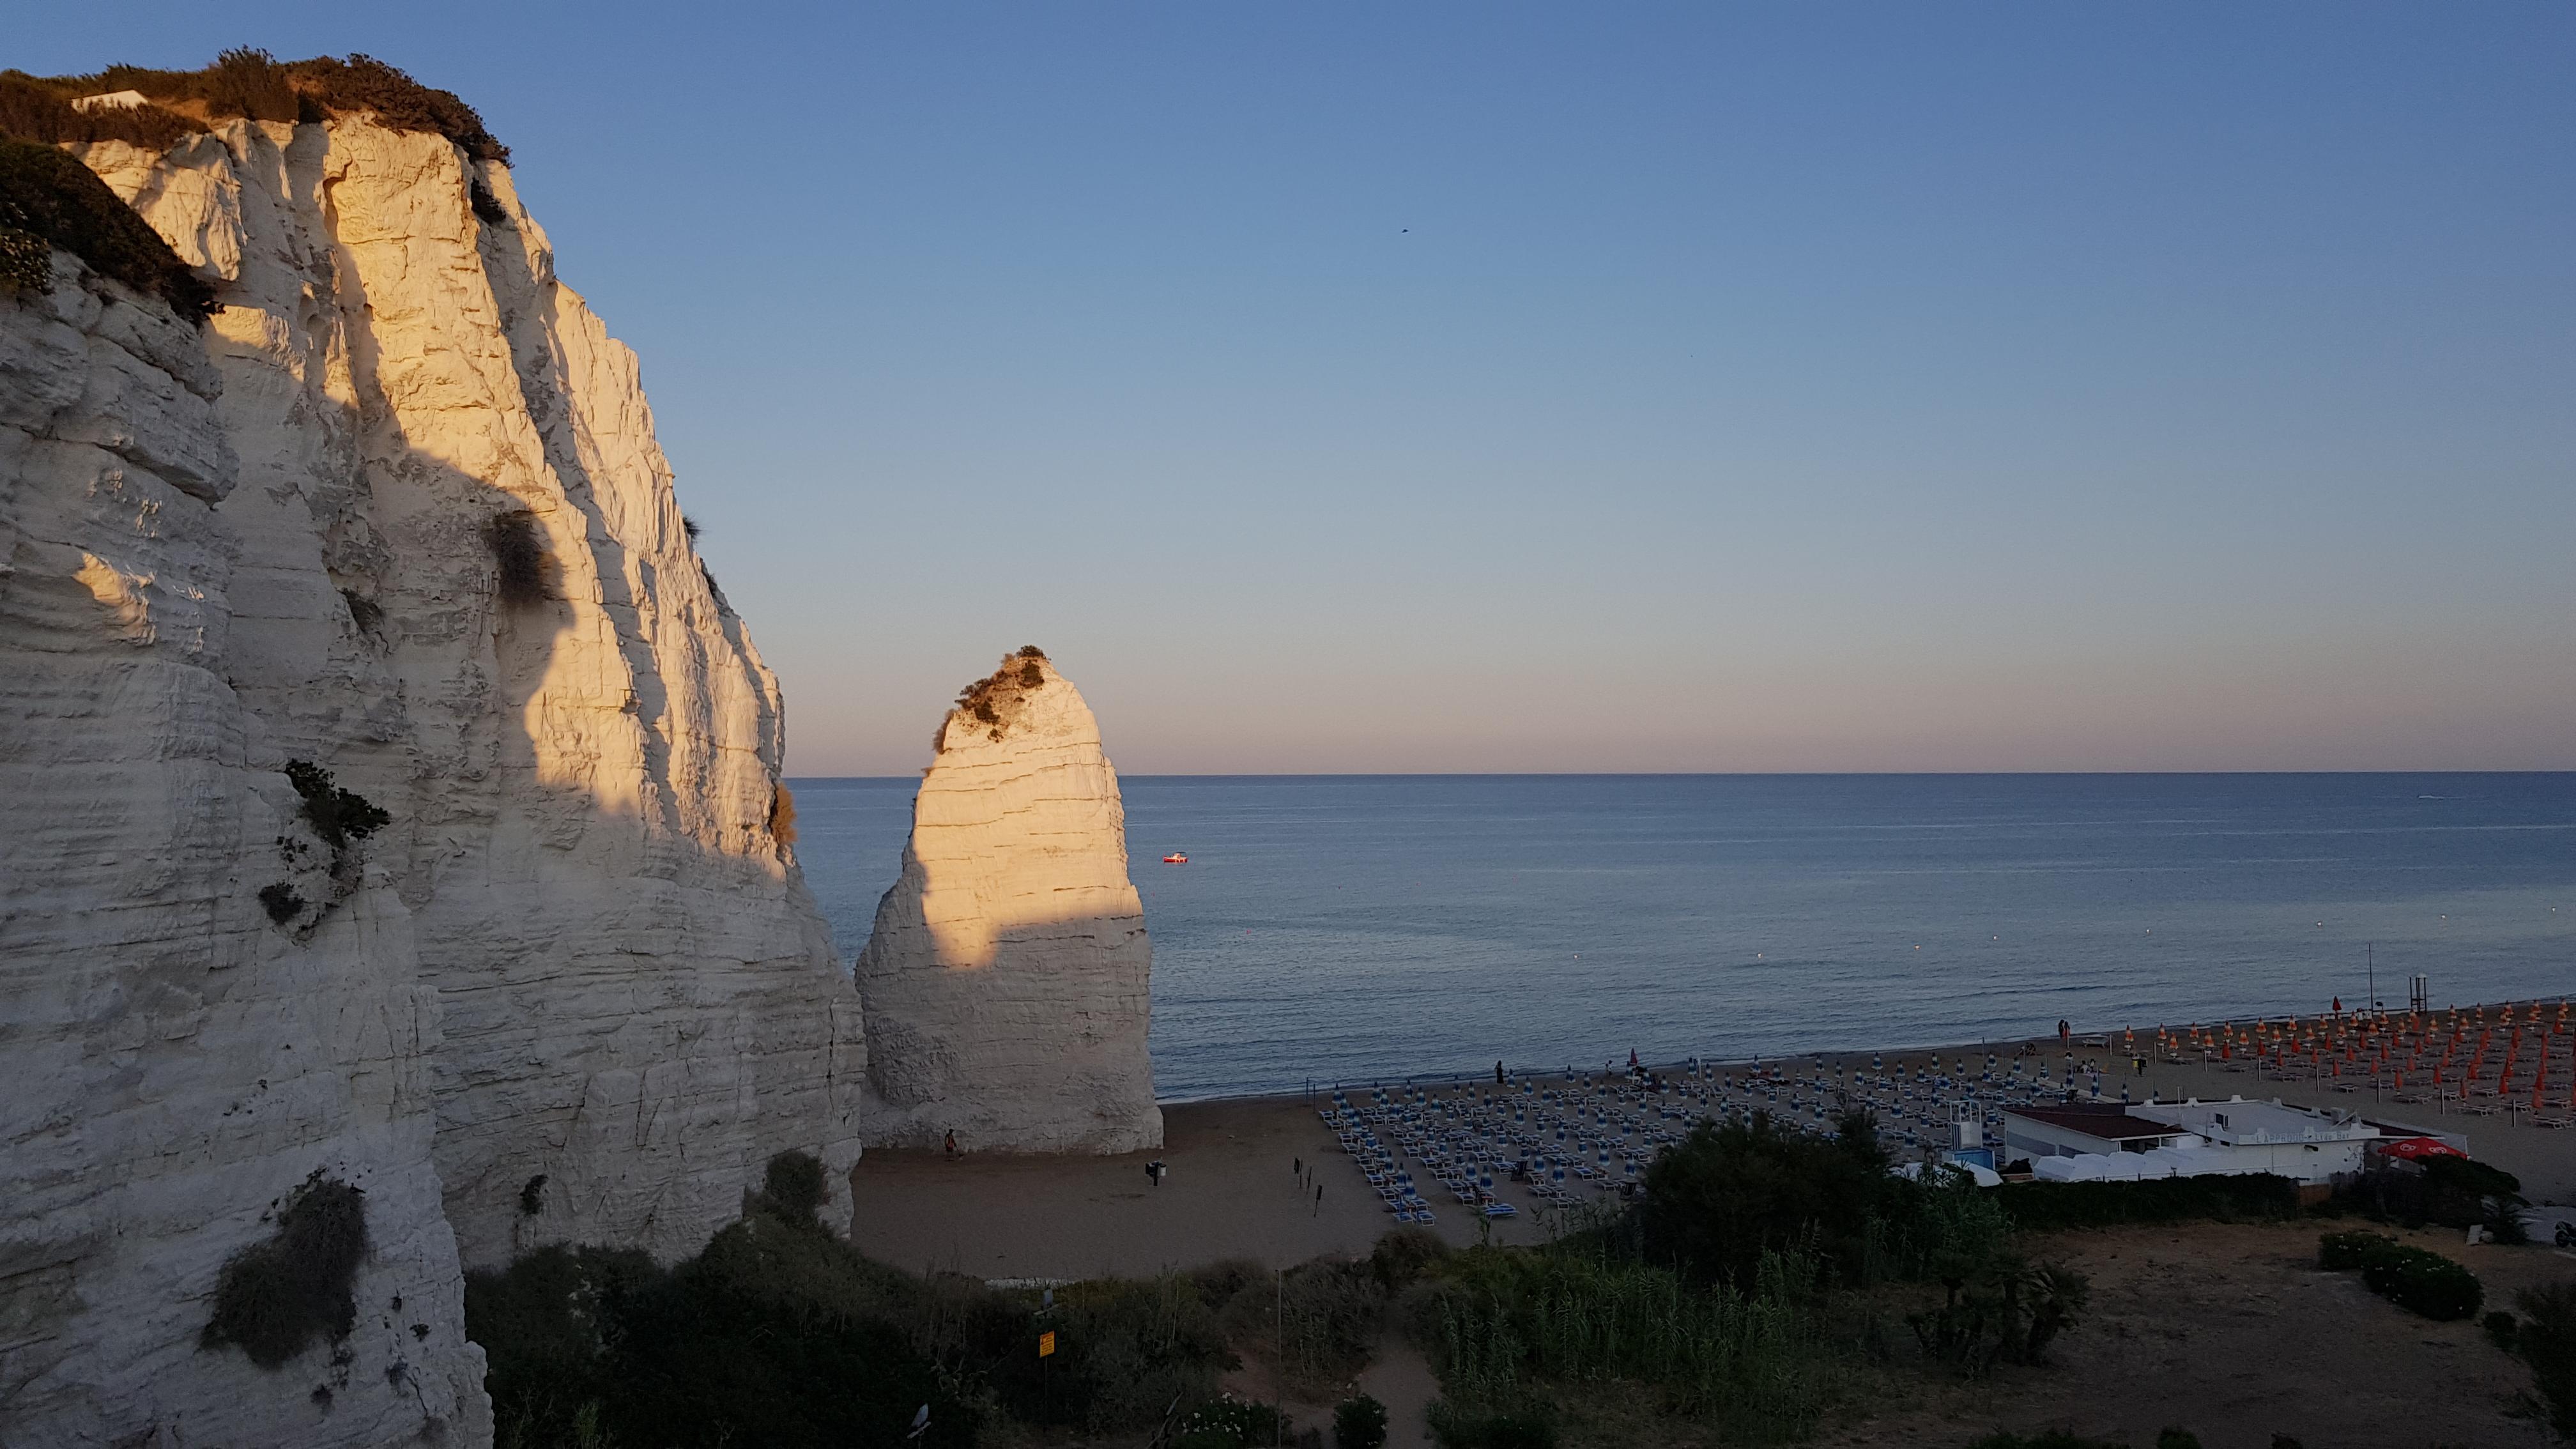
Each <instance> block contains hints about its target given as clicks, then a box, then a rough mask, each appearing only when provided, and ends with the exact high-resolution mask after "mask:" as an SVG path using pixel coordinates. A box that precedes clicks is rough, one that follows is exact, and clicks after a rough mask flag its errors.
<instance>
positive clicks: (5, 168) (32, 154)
mask: <svg viewBox="0 0 2576 1449" xmlns="http://www.w3.org/2000/svg"><path fill="white" fill-rule="evenodd" d="M0 228H6V229H7V230H10V231H15V232H21V233H24V234H26V235H30V236H34V237H37V238H40V239H41V240H43V241H44V242H45V243H46V244H47V245H49V246H56V247H60V248H62V249H63V250H64V251H67V252H70V253H71V254H72V255H73V256H76V257H78V258H80V259H81V260H82V261H83V262H86V263H88V264H89V268H90V270H91V271H94V272H96V273H98V274H99V275H100V276H102V277H112V278H114V279H115V280H117V281H119V282H122V283H124V284H125V285H126V286H129V287H132V288H133V289H134V290H136V291H138V292H142V293H146V294H149V295H154V296H158V297H160V298H161V299H162V300H164V301H166V302H168V303H169V304H170V308H171V310H172V311H174V312H177V313H178V314H179V315H180V316H181V317H184V318H187V319H188V320H190V321H196V320H198V319H200V318H204V317H207V316H210V315H212V313H213V312H214V310H215V291H214V288H213V287H211V286H209V285H207V283H206V281H205V280H204V279H203V278H201V277H199V276H198V275H197V274H196V273H195V272H192V271H190V270H189V269H188V265H187V263H185V262H182V261H180V260H179V254H178V253H177V252H174V251H172V250H170V244H169V243H168V242H166V241H163V240H162V239H161V234H160V233H159V232H156V231H154V230H153V229H152V228H151V227H150V226H149V225H147V224H145V222H144V220H143V218H142V217H140V216H137V215H135V214H134V208H133V207H130V206H128V205H126V204H125V202H124V200H123V199H122V198H120V197H119V196H118V195H117V194H116V193H115V192H113V191H110V190H108V189H107V183H106V182H104V181H101V180H99V179H98V176H97V174H96V173H94V172H92V171H91V170H90V169H89V168H88V167H86V166H84V165H82V164H81V163H80V162H79V161H77V160H75V159H74V158H73V157H72V156H70V155H69V154H68V153H66V152H63V151H59V150H56V149H55V148H54V147H52V146H50V145H46V144H43V143H41V142H35V141H25V140H18V139H15V138H0ZM19 249H20V250H22V251H23V250H24V244H23V243H21V244H19ZM13 265H15V264H13ZM18 271H19V272H24V271H25V268H24V267H23V266H19V267H18ZM13 275H15V273H13ZM31 275H32V274H31ZM19 280H20V281H22V282H24V281H27V280H29V278H28V277H25V276H21V277H19Z"/></svg>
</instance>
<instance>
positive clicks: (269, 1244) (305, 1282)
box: [197, 1168, 367, 1369]
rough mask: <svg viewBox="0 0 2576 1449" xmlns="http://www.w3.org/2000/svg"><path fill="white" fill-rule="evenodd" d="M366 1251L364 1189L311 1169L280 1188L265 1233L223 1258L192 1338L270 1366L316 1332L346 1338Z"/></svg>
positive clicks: (202, 1345)
mask: <svg viewBox="0 0 2576 1449" xmlns="http://www.w3.org/2000/svg"><path fill="white" fill-rule="evenodd" d="M366 1255H367V1216H366V1195H365V1193H364V1192H362V1191H361V1190H359V1189H358V1188H355V1187H352V1186H350V1185H349V1184H347V1183H345V1182H341V1181H339V1180H338V1179H336V1178H329V1177H325V1176H323V1175H322V1171H321V1169H319V1168H316V1169H314V1172H313V1175H312V1176H310V1177H308V1178H306V1179H305V1180H304V1183H303V1185H302V1186H300V1187H298V1188H296V1189H295V1191H293V1192H292V1193H289V1194H288V1195H287V1196H286V1199H285V1202H284V1205H283V1206H282V1207H281V1208H280V1209H279V1210H278V1214H277V1226H276V1228H275V1229H274V1230H273V1231H272V1232H271V1233H270V1234H269V1236H268V1237H267V1238H266V1239H265V1240H264V1241H261V1242H257V1243H253V1244H251V1245H250V1246H248V1247H246V1248H243V1249H242V1250H241V1251H239V1252H237V1253H235V1254H233V1255H232V1257H231V1258H229V1259H227V1260H226V1261H225V1263H224V1266H223V1271H222V1272H221V1273H220V1274H219V1275H218V1276H217V1277H216V1279H215V1311H214V1316H213V1317H212V1318H211V1319H209V1320H208V1321H207V1323H206V1327H205V1331H204V1332H203V1333H201V1334H200V1335H198V1339H197V1346H198V1347H199V1348H201V1349H208V1348H219V1347H222V1346H224V1345H226V1344H230V1345H233V1346H235V1347H238V1348H239V1349H241V1351H242V1352H243V1353H245V1354H247V1355H249V1357H250V1361H251V1362H252V1363H255V1364H257V1365H259V1366H260V1367H261V1368H265V1369H274V1368H280V1367H283V1366H284V1365H285V1363H286V1361H287V1360H288V1359H291V1358H293V1357H295V1355H297V1354H298V1353H301V1352H303V1351H304V1347H305V1345H307V1344H309V1343H311V1342H312V1341H313V1339H314V1338H315V1337H316V1336H317V1335H319V1336H325V1337H328V1338H330V1339H331V1340H333V1341H335V1342H336V1341H338V1340H340V1339H344V1338H347V1337H348V1336H349V1330H350V1329H352V1328H354V1327H355V1326H356V1325H357V1321H358V1306H357V1301H356V1299H355V1298H353V1297H352V1296H351V1294H350V1283H351V1282H352V1280H353V1279H355V1277H356V1276H357V1272H358V1264H359V1262H360V1261H361V1260H363V1259H364V1258H365V1257H366Z"/></svg>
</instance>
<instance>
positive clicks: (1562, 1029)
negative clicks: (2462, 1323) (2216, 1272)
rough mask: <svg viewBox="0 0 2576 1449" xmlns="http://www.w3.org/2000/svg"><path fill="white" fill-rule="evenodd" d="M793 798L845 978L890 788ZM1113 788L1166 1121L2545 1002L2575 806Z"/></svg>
mask: <svg viewBox="0 0 2576 1449" xmlns="http://www.w3.org/2000/svg"><path fill="white" fill-rule="evenodd" d="M792 783H793V784H794V786H795V789H796V795H797V808H798V813H799V822H798V824H799V828H800V830H801V832H802V840H801V844H800V846H799V850H800V853H801V854H802V856H803V858H804V862H805V870H806V874H807V877H808V879H809V880H810V881H811V883H812V885H813V889H814V893H815V895H816V897H817V898H818V899H819V900H820V901H821V903H822V906H823V911H824V914H825V915H826V916H827V917H828V918H829V919H830V921H831V923H832V928H833V933H834V935H835V937H836V939H837V941H838V943H839V945H840V948H841V951H842V953H843V957H844V959H845V960H847V959H849V958H852V957H855V956H856V955H857V953H858V950H859V948H860V947H861V946H862V945H864V944H865V943H866V940H867V934H868V928H869V923H870V921H871V919H872V917H873V916H874V913H875V910H876V904H877V899H878V897H879V896H880V895H881V894H882V893H883V892H884V890H885V888H886V887H887V886H888V885H890V884H892V883H893V880H894V877H895V873H896V869H897V866H898V863H899V861H900V858H901V855H902V851H903V840H904V835H905V832H906V830H907V829H908V828H909V827H910V823H911V802H912V791H913V787H914V784H915V783H916V782H915V781H913V780H910V779H899V780H820V779H809V780H797V781H794V782H792ZM1121 783H1122V786H1123V789H1124V792H1125V796H1126V802H1127V837H1128V851H1129V855H1130V857H1131V860H1132V861H1133V865H1132V867H1131V869H1132V873H1133V874H1134V876H1135V879H1136V885H1137V889H1138V891H1139V892H1140V893H1141V894H1142V896H1143V898H1144V902H1145V919H1146V924H1147V927H1148V929H1149V930H1150V931H1151V933H1152V936H1153V942H1154V1031H1153V1052H1154V1071H1155V1080H1156V1084H1157V1087H1158V1089H1159V1091H1160V1092H1161V1094H1162V1095H1163V1097H1164V1098H1165V1099H1166V1100H1189V1099H1194V1098H1202V1097H1211V1096H1232V1095H1241V1094H1248V1093H1255V1092H1269V1091H1281V1090H1289V1089H1294V1088H1296V1087H1299V1086H1301V1085H1302V1084H1303V1083H1304V1082H1305V1081H1306V1080H1307V1079H1308V1078H1310V1077H1312V1078H1316V1079H1319V1080H1324V1081H1335V1080H1342V1081H1356V1080H1369V1079H1375V1078H1385V1077H1396V1076H1402V1075H1406V1074H1409V1073H1416V1072H1435V1071H1438V1072H1447V1071H1463V1072H1472V1071H1477V1070H1480V1069H1485V1070H1489V1069H1490V1068H1491V1066H1492V1064H1493V1062H1494V1061H1495V1060H1496V1059H1497V1058H1500V1059H1503V1060H1506V1061H1510V1062H1512V1063H1514V1064H1517V1065H1524V1066H1531V1067H1549V1068H1554V1067H1562V1066H1566V1065H1569V1064H1572V1065H1584V1064H1596V1065H1597V1064H1599V1063H1602V1062H1605V1061H1608V1060H1611V1059H1613V1058H1616V1059H1617V1060H1619V1061H1621V1062H1624V1061H1625V1060H1626V1058H1627V1054H1628V1052H1629V1050H1630V1049H1631V1048H1634V1049H1635V1050H1636V1051H1638V1052H1639V1053H1641V1054H1643V1055H1644V1056H1645V1057H1646V1058H1647V1059H1648V1060H1671V1059H1675V1058H1679V1057H1683V1056H1689V1055H1694V1054H1696V1055H1701V1056H1717V1057H1724V1058H1730V1059H1731V1058H1740V1057H1747V1056H1753V1055H1757V1054H1760V1055H1769V1054H1779V1053H1785V1052H1789V1051H1798V1050H1821V1049H1832V1048H1864V1049H1866V1048H1878V1047H1897V1046H1921V1045H1933V1044H1943V1043H1951V1042H1968V1041H1976V1040H1981V1039H1986V1038H1992V1037H2004V1036H2025V1035H2032V1034H2036V1033H2042V1032H2048V1031H2052V1030H2054V1028H2055V1024H2056V1022H2057V1021H2058V1019H2059V1018H2061V1017H2063V1018H2066V1019H2068V1020H2071V1021H2073V1022H2074V1023H2076V1024H2077V1025H2078V1026H2079V1027H2086V1028H2094V1027H2119V1026H2123V1025H2131V1024H2136V1025H2146V1024H2150V1023H2154V1022H2158V1021H2164V1022H2182V1021H2189V1020H2200V1021H2209V1020H2215V1019H2219V1018H2223V1017H2229V1016H2244V1015H2251V1014H2255V1013H2260V1012H2278V1011H2283V1010H2288V1009H2298V1010H2303V1011H2305V1010H2317V1009H2322V1008H2324V1007H2325V1006H2326V1005H2327V1003H2328V1001H2329V1000H2330V999H2331V998H2333V997H2336V996H2340V997H2342V999H2343V1000H2344V1002H2345V1003H2346V1004H2347V1005H2350V1004H2352V1003H2355V1002H2358V1001H2360V1000H2361V999H2362V998H2363V996H2364V994H2365V992H2366V991H2367V990H2368V989H2369V981H2370V971H2371V970H2372V964H2373V963H2375V971H2376V982H2377V989H2378V992H2379V995H2380V997H2381V998H2382V999H2384V1000H2389V1001H2391V1002H2394V1003H2397V1004H2402V1003H2403V1001H2404V998H2405V992H2406V978H2407V976H2408V975H2410V974H2412V973H2418V972H2420V973H2423V974H2425V975H2428V976H2429V977H2431V979H2432V995H2433V999H2434V1001H2435V1002H2436V1003H2437V1004H2438V1003H2447V1002H2452V1001H2458V1002H2469V1001H2478V1000H2488V1001H2492V1000H2500V999H2504V998H2508V997H2529V996H2552V997H2555V996H2558V995H2561V994H2564V993H2567V992H2570V991H2571V990H2576V774H2446V775H2387V774H2372V775H2318V774H2301V775H1842V776H1788V775H1589V776H1570V775H1555V776H1550V775H1505V776H1465V775H1434V776H1260V777H1216V776H1166V777H1154V776H1142V777H1129V778H1127V779H1125V780H1124V781H1122V782H1121ZM1171 851H1186V852H1187V853H1188V854H1189V857H1190V861H1189V864H1187V865H1184V866H1165V865H1162V864H1160V863H1158V862H1159V857H1161V856H1162V855H1164V854H1166V853H1168V852H1171Z"/></svg>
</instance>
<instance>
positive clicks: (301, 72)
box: [0, 47, 510, 161]
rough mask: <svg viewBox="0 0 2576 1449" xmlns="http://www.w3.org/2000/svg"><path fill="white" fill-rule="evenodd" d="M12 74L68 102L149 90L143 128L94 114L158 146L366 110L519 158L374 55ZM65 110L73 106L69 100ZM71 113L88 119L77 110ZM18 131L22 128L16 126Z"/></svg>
mask: <svg viewBox="0 0 2576 1449" xmlns="http://www.w3.org/2000/svg"><path fill="white" fill-rule="evenodd" d="M8 74H9V77H10V78H11V79H14V80H16V81H18V82H20V83H22V84H23V85H25V86H26V87H27V88H29V89H32V90H35V91H38V92H41V93H49V94H51V95H52V96H53V97H54V98H55V99H56V100H57V101H61V102H68V101H70V100H71V99H72V98H74V97H78V96H87V95H99V94H104V93H107V92H111V91H139V92H141V93H142V94H143V95H144V96H146V97H148V98H150V99H151V100H152V101H153V102H154V103H155V104H154V105H152V106H150V107H144V108H138V109H142V110H147V111H149V112H152V113H153V114H151V115H149V116H146V117H142V118H140V124H139V125H138V124H137V121H136V119H135V118H134V117H133V113H132V112H123V113H120V112H114V111H102V112H99V113H96V115H95V117H94V118H93V119H94V123H95V124H97V125H98V126H100V127H101V128H102V129H107V130H109V131H110V132H111V134H113V135H114V137H115V139H120V140H128V141H133V142H135V143H136V144H138V145H145V146H150V147H152V148H153V149H155V150H159V149H164V148H166V147H168V146H169V145H170V144H171V142H172V141H175V140H176V139H178V137H179V136H181V135H185V134H187V133H188V132H191V131H202V130H204V129H205V128H206V122H207V121H227V120H233V119H236V118H242V117H247V118H249V119H252V120H260V121H317V120H321V119H323V118H324V117H326V116H330V115H335V114H354V113H357V112H367V113H371V114H372V115H374V116H375V118H376V121H377V123H378V124H380V125H382V126H384V127H385V128H387V129H388V130H394V131H428V132H432V133H434V134H437V135H441V136H445V137H446V138H447V139H449V140H450V141H453V142H455V143H456V144H457V145H459V146H462V147H464V148H465V152H466V154H467V155H469V156H472V157H474V158H475V159H477V160H481V161H507V160H509V159H510V148H509V147H507V146H504V145H502V144H501V143H500V142H499V141H498V140H496V139H495V138H494V137H493V135H492V133H491V132H490V131H489V130H487V129H485V127H484V125H483V118H482V117H481V116H480V115H478V114H476V113H475V110H474V108H473V107H472V106H469V105H467V104H466V103H465V102H464V101H462V100H459V99H458V98H457V97H456V94H455V93H454V92H452V91H443V90H440V89H438V88H436V87H435V86H426V85H423V84H421V83H420V82H419V81H416V80H414V79H412V78H411V77H410V76H409V75H407V74H405V73H404V72H402V71H401V70H399V69H397V68H395V67H393V66H390V65H387V64H385V63H384V62H383V61H380V60H377V59H375V58H374V57H373V56H366V55H351V56H346V57H333V56H327V55H326V56H316V57H314V58H313V59H311V60H290V61H281V60H278V59H277V58H275V57H274V56H272V55H270V54H269V53H268V52H267V51H264V50H253V49H250V48H248V47H242V48H239V49H234V50H227V51H225V52H224V53H223V54H221V55H219V56H217V57H216V58H215V63H214V64H212V65H209V66H205V67H202V68H200V69H197V70H157V69H154V68H151V67H148V66H139V65H112V66H109V67H108V68H107V69H105V70H102V71H99V72H97V73H95V74H92V75H67V76H50V77H44V78H38V77H35V76H26V75H21V74H19V73H18V72H15V71H12V72H9V73H8ZM0 101H5V98H0ZM18 104H23V105H25V106H26V107H27V109H28V116H27V121H26V122H24V124H33V125H38V126H43V125H48V124H50V125H55V126H59V125H61V124H63V123H62V122H61V119H60V118H59V117H58V116H55V115H54V114H53V113H52V112H50V111H47V110H44V109H42V108H41V107H37V106H35V105H34V104H33V103H32V102H23V103H18ZM64 109H66V110H71V107H69V106H68V105H65V107H64ZM72 114H73V115H74V116H81V115H83V113H82V112H79V111H76V110H74V111H72ZM199 117H202V118H203V119H202V120H201V119H198V118H199ZM0 119H5V120H9V121H18V120H19V113H18V111H17V110H16V109H13V108H11V107H10V106H9V105H6V104H0ZM128 132H132V133H131V134H128ZM174 132H175V134H174ZM12 134H19V133H18V132H17V131H16V130H15V129H13V130H12ZM30 139H34V140H42V141H49V142H50V141H82V140H105V139H109V136H107V135H96V136H92V135H33V136H31V137H30Z"/></svg>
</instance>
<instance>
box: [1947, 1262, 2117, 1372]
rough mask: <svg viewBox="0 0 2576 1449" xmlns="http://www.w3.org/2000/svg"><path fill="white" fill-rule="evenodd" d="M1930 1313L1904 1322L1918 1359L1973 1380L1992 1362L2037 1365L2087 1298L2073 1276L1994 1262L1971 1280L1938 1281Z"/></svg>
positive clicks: (2080, 1278) (2079, 1277)
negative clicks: (1939, 1290) (1938, 1295)
mask: <svg viewBox="0 0 2576 1449" xmlns="http://www.w3.org/2000/svg"><path fill="white" fill-rule="evenodd" d="M1943 1286H1944V1288H1946V1289H1947V1290H1948V1296H1947V1298H1946V1299H1945V1300H1944V1301H1943V1302H1942V1304H1941V1305H1940V1306H1939V1307H1937V1308H1932V1309H1927V1310H1925V1311H1923V1312H1920V1313H1910V1314H1907V1315H1906V1319H1905V1322H1906V1326H1907V1327H1909V1328H1911V1329H1913V1330H1914V1337H1915V1341H1916V1343H1917V1344H1918V1345H1919V1346H1920V1347H1921V1348H1922V1350H1923V1354H1924V1356H1925V1357H1926V1358H1930V1359H1933V1360H1935V1361H1937V1362H1941V1363H1946V1364H1950V1365H1952V1366H1953V1367H1956V1368H1958V1369H1960V1370H1962V1371H1964V1372H1966V1373H1968V1374H1970V1375H1981V1374H1984V1373H1986V1372H1987V1371H1989V1370H1990V1369H1992V1368H1993V1367H1994V1365H1995V1364H1996V1363H1997V1362H1998V1361H2002V1362H2009V1363H2042V1362H2045V1361H2046V1360H2047V1357H2048V1346H2049V1345H2050V1344H2051V1343H2053V1342H2055V1341H2056V1338H2057V1336H2058V1335H2059V1334H2060V1333H2063V1332H2064V1331H2065V1330H2066V1329H2067V1328H2069V1327H2071V1326H2072V1325H2073V1324H2074V1322H2075V1320H2076V1318H2077V1316H2078V1315H2080V1314H2081V1313H2082V1312H2083V1311H2084V1308H2085V1305H2086V1303H2087V1302H2088V1301H2089V1300H2090V1299H2091V1297H2092V1285H2091V1284H2090V1283H2088V1282H2087V1281H2086V1280H2085V1277H2084V1275H2083V1274H2081V1273H2077V1272H2074V1271H2072V1270H2070V1269H2066V1268H2061V1267H2057V1266H2054V1265H2047V1264H2042V1265H2037V1266H2033V1265H2031V1264H2028V1263H2025V1262H2023V1261H2022V1260H2021V1259H2020V1258H2019V1257H2017V1256H2015V1255H2010V1254H2006V1255H2002V1256H1999V1257H1997V1258H1995V1259H1992V1260H1990V1261H1988V1262H1987V1263H1985V1264H1982V1265H1980V1267H1979V1269H1978V1271H1977V1272H1976V1273H1974V1274H1972V1275H1969V1276H1966V1277H1959V1278H1945V1279H1944V1280H1943Z"/></svg>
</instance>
